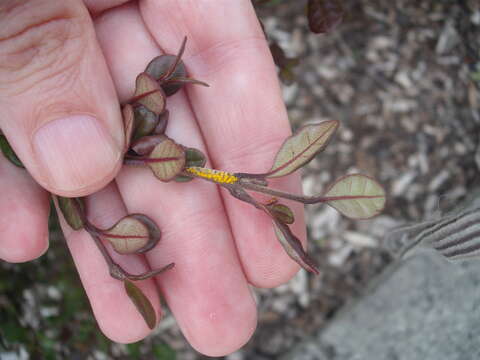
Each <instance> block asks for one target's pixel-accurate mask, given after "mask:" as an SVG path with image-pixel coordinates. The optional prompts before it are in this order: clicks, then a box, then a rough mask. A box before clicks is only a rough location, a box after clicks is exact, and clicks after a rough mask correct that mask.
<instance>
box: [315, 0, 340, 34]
mask: <svg viewBox="0 0 480 360" xmlns="http://www.w3.org/2000/svg"><path fill="white" fill-rule="evenodd" d="M307 12H308V26H309V27H310V30H311V31H312V32H314V33H317V34H322V33H328V32H330V31H332V30H333V29H334V28H335V27H337V26H338V25H340V24H341V22H342V21H343V17H344V15H345V10H344V9H343V6H342V1H341V0H309V1H308V8H307Z"/></svg>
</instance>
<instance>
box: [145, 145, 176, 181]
mask: <svg viewBox="0 0 480 360" xmlns="http://www.w3.org/2000/svg"><path fill="white" fill-rule="evenodd" d="M144 161H145V162H146V164H147V165H148V166H149V167H150V169H152V171H153V173H154V174H155V176H156V177H157V178H158V179H159V180H161V181H170V180H172V179H173V178H175V177H176V176H177V175H179V174H180V172H182V170H183V168H184V167H185V151H184V150H183V148H182V146H180V145H178V144H177V143H175V141H173V140H172V139H169V138H167V137H166V136H165V137H164V138H163V140H162V141H161V142H160V143H159V144H157V145H156V146H155V147H154V149H153V150H152V152H151V153H150V154H149V155H148V157H147V158H145V159H144Z"/></svg>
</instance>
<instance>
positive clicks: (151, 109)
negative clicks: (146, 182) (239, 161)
mask: <svg viewBox="0 0 480 360" xmlns="http://www.w3.org/2000/svg"><path fill="white" fill-rule="evenodd" d="M185 44H186V38H185V39H184V40H183V42H182V45H181V47H180V50H179V52H178V54H177V55H176V56H174V55H161V56H158V57H156V58H154V59H153V60H152V61H151V62H150V63H149V64H148V65H147V67H146V69H145V71H144V72H142V73H140V74H139V75H138V76H137V78H136V81H135V92H134V95H133V97H132V98H131V99H130V100H129V101H128V102H126V103H125V104H123V105H122V114H123V121H124V131H125V139H126V141H125V143H126V145H125V149H124V153H125V154H124V160H123V161H124V164H126V165H133V166H146V167H149V168H150V169H151V171H152V172H153V174H154V176H156V177H157V178H158V179H159V180H160V181H163V182H169V181H177V182H188V181H191V180H192V179H194V178H195V179H200V180H205V181H208V182H211V183H214V184H217V185H219V186H222V187H224V188H225V189H227V190H228V191H229V192H230V194H231V195H232V196H234V197H235V198H237V199H239V200H241V201H244V202H246V203H248V204H250V205H252V206H254V207H256V208H257V209H259V210H260V211H262V212H264V213H265V214H266V215H267V216H269V217H270V219H271V220H272V224H273V228H274V231H275V234H276V236H277V238H278V240H279V242H280V243H281V245H282V246H283V248H284V249H285V251H286V253H287V254H288V255H289V256H290V257H291V258H292V259H293V260H294V261H296V262H297V263H298V264H299V265H300V266H301V267H303V268H304V269H306V270H308V271H310V272H312V273H315V274H318V273H319V271H318V269H317V266H316V265H315V262H314V261H313V260H312V259H311V258H310V257H309V256H308V254H307V253H306V251H305V250H304V249H303V246H302V244H301V242H300V240H299V239H298V238H297V237H296V236H295V235H294V234H293V232H292V231H291V230H290V227H289V225H291V224H293V223H294V221H295V218H294V214H293V212H292V210H291V209H290V208H289V207H288V206H287V205H285V204H282V203H281V202H280V201H279V200H278V199H279V198H283V199H287V200H293V201H297V202H300V203H303V204H315V203H326V204H328V205H330V206H332V207H334V208H335V209H336V210H338V211H339V212H340V213H342V214H343V215H345V216H347V217H350V218H353V219H367V218H370V217H372V216H375V215H377V214H378V213H380V212H381V211H382V209H383V208H384V206H385V191H384V189H383V188H382V186H381V185H380V184H379V183H378V182H377V181H375V180H374V179H372V178H370V177H368V176H365V175H361V174H352V175H346V176H344V177H341V178H340V179H338V180H337V181H335V182H334V183H333V184H332V185H331V186H330V187H329V188H328V189H327V191H325V192H324V193H323V194H321V195H318V196H304V195H299V194H291V193H288V192H285V191H281V190H278V189H272V188H270V187H269V184H268V180H269V179H273V178H278V177H282V176H287V175H289V174H291V173H293V172H294V171H296V170H298V169H299V168H301V167H303V166H305V165H306V164H307V163H308V162H309V161H310V160H312V159H313V158H314V157H315V155H317V154H318V153H319V152H321V151H323V150H324V149H325V147H326V146H327V145H328V143H329V141H330V140H331V138H332V136H333V134H334V133H335V131H336V130H337V128H338V126H339V122H338V121H335V120H332V121H324V122H321V123H318V124H310V125H306V126H304V127H302V128H300V129H299V130H298V131H296V132H295V133H294V134H293V135H291V136H290V137H288V138H287V139H286V140H285V141H284V143H283V144H282V145H281V146H280V149H279V151H278V153H277V155H276V156H275V159H274V160H273V164H272V167H271V168H270V170H268V171H267V172H265V173H261V174H250V173H244V172H237V173H229V172H225V171H220V170H214V169H209V168H206V167H204V166H205V164H206V157H205V155H204V154H203V153H202V152H201V151H200V150H198V149H195V148H190V147H187V146H183V145H180V144H178V143H177V142H175V140H173V139H171V138H169V137H168V136H167V135H165V130H166V128H167V126H168V122H169V112H168V110H167V109H166V105H167V97H168V96H171V95H173V94H175V93H176V92H177V91H179V90H180V89H181V88H182V87H183V86H184V85H186V84H194V85H202V86H208V85H207V84H205V83H204V82H202V81H199V80H196V79H193V78H191V77H188V74H187V71H186V67H185V64H184V63H183V61H182V59H181V57H182V54H183V52H184V50H185ZM0 149H1V150H2V152H3V153H4V154H5V156H6V157H7V158H8V159H9V160H11V161H12V162H13V163H15V164H16V165H17V166H19V165H21V163H20V161H19V160H18V158H16V156H15V153H14V152H13V150H12V149H11V147H10V146H9V144H8V142H7V141H6V138H5V137H3V135H1V133H0ZM251 193H262V194H266V195H269V196H270V197H271V198H270V199H269V200H267V201H266V202H262V201H259V200H257V199H256V198H255V197H254V196H253V195H252V194H251ZM56 200H57V204H58V206H59V208H60V210H61V212H62V214H63V216H64V218H65V221H66V222H67V223H68V225H69V226H70V227H72V229H74V230H80V229H84V230H85V231H87V232H88V233H89V234H90V236H91V237H92V239H93V241H94V242H95V244H96V245H97V247H98V249H99V251H100V252H101V254H102V255H103V257H104V259H105V261H106V263H107V265H108V267H109V271H110V275H111V276H112V277H114V278H115V279H118V280H121V281H123V282H124V285H125V291H126V293H127V295H128V296H129V297H130V299H131V300H132V302H133V303H134V304H135V306H136V307H137V309H138V311H139V313H140V314H141V315H142V316H143V318H144V319H145V322H146V323H147V325H148V326H149V327H150V328H153V327H154V326H155V324H156V323H157V319H156V314H155V311H154V308H153V306H152V304H151V303H150V301H149V300H148V298H147V297H146V296H145V295H144V294H143V293H142V291H141V290H140V288H139V287H137V286H136V285H135V284H134V282H135V281H138V280H144V279H148V278H151V277H153V276H156V275H158V274H160V273H162V272H164V271H166V270H168V269H171V268H172V267H173V266H174V263H173V262H172V263H170V264H167V265H165V266H164V267H162V268H160V269H156V270H151V271H148V272H146V273H143V274H137V275H134V274H130V273H128V272H126V271H125V270H124V269H123V268H122V267H121V266H120V265H118V264H117V263H115V261H114V260H113V259H112V257H111V256H110V254H109V252H108V250H107V247H106V246H105V243H107V244H108V243H109V244H110V246H111V247H112V248H113V250H115V251H116V252H117V253H120V254H141V253H145V252H147V251H149V250H151V249H152V248H153V247H155V246H156V245H157V243H158V242H159V240H160V238H161V231H160V229H159V228H158V227H157V225H156V224H155V222H154V221H153V220H151V219H150V218H149V217H147V216H146V215H143V214H130V215H127V216H125V217H123V218H122V219H120V220H119V221H118V222H117V223H116V224H115V225H113V226H112V227H111V228H109V229H99V228H97V227H95V226H94V225H93V224H92V223H91V222H90V221H89V220H88V213H87V208H86V206H85V204H84V201H83V199H82V198H65V197H60V196H56Z"/></svg>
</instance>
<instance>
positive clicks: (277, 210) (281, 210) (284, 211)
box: [267, 203, 295, 224]
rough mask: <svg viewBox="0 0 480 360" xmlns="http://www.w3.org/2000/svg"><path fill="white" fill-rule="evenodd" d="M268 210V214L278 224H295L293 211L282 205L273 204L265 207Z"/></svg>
mask: <svg viewBox="0 0 480 360" xmlns="http://www.w3.org/2000/svg"><path fill="white" fill-rule="evenodd" d="M267 207H268V208H269V210H270V213H271V214H272V215H273V216H274V217H275V218H276V219H277V220H278V221H280V222H282V223H284V224H293V223H294V222H295V217H294V215H293V211H292V210H291V209H290V208H289V207H288V206H287V205H284V204H279V203H273V204H271V205H267Z"/></svg>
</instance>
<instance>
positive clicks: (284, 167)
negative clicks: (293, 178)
mask: <svg viewBox="0 0 480 360" xmlns="http://www.w3.org/2000/svg"><path fill="white" fill-rule="evenodd" d="M338 125H339V123H338V121H336V120H331V121H324V122H321V123H318V124H311V125H306V126H304V127H302V128H300V129H299V130H298V131H297V132H296V133H295V134H293V135H292V136H290V137H289V138H287V139H286V140H285V142H284V143H283V144H282V146H281V148H280V150H279V151H278V153H277V155H276V157H275V161H274V163H273V166H272V169H271V170H270V171H269V172H268V173H267V174H265V175H266V177H269V178H275V177H280V176H285V175H288V174H290V173H292V172H294V171H295V170H297V169H298V168H300V167H301V166H303V165H305V164H306V163H308V162H309V161H310V160H312V159H313V157H314V156H315V155H316V154H318V153H319V152H320V151H322V150H323V149H324V148H325V147H326V146H327V144H328V141H329V140H330V139H331V137H332V135H333V133H334V132H335V130H336V129H337V128H338Z"/></svg>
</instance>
